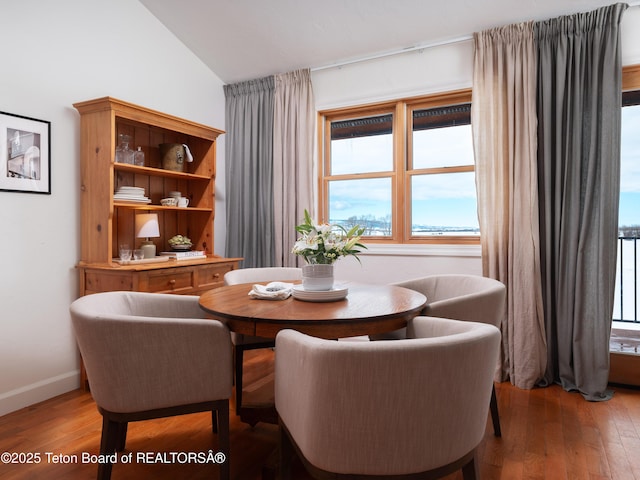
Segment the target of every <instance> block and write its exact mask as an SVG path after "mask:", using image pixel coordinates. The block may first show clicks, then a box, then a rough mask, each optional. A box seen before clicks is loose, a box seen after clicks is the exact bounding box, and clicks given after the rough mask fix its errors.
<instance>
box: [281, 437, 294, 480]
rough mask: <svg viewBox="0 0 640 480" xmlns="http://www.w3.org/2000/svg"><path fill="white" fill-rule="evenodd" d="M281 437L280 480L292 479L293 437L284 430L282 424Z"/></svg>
mask: <svg viewBox="0 0 640 480" xmlns="http://www.w3.org/2000/svg"><path fill="white" fill-rule="evenodd" d="M278 430H279V434H280V435H279V437H278V446H279V448H278V452H279V455H278V473H279V475H278V478H279V479H280V480H290V479H291V460H292V457H293V454H294V453H293V446H292V445H291V439H290V438H289V436H288V435H287V433H286V432H285V431H284V427H283V426H282V425H280V426H279V428H278Z"/></svg>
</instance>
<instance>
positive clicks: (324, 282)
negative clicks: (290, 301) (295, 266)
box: [302, 264, 333, 291]
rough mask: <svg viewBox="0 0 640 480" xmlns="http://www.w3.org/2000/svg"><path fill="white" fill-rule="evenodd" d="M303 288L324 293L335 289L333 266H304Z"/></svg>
mask: <svg viewBox="0 0 640 480" xmlns="http://www.w3.org/2000/svg"><path fill="white" fill-rule="evenodd" d="M302 286H303V287H304V289H305V290H310V291H322V290H331V289H332V288H333V265H324V264H314V265H303V267H302Z"/></svg>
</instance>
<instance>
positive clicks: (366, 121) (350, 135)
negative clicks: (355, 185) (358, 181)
mask: <svg viewBox="0 0 640 480" xmlns="http://www.w3.org/2000/svg"><path fill="white" fill-rule="evenodd" d="M392 125H393V115H380V116H375V117H367V118H359V119H353V120H343V121H336V122H331V164H330V169H331V173H330V174H331V175H347V174H354V173H368V172H389V171H391V170H393V135H392Z"/></svg>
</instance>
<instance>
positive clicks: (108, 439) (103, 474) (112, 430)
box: [98, 415, 126, 480]
mask: <svg viewBox="0 0 640 480" xmlns="http://www.w3.org/2000/svg"><path fill="white" fill-rule="evenodd" d="M121 434H122V426H121V424H120V423H118V422H114V421H113V420H110V419H108V418H107V417H106V416H104V415H103V416H102V437H101V439H100V454H101V455H105V458H107V459H108V458H109V455H111V454H113V453H114V452H115V451H116V448H117V447H118V445H119V443H120V441H121ZM125 435H126V428H125ZM112 467H113V465H112V464H111V462H105V463H99V464H98V480H109V479H110V478H111V468H112Z"/></svg>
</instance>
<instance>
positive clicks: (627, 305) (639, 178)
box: [613, 85, 640, 322]
mask: <svg viewBox="0 0 640 480" xmlns="http://www.w3.org/2000/svg"><path fill="white" fill-rule="evenodd" d="M638 86H640V85H636V88H638ZM621 127H622V138H621V144H620V209H619V212H618V237H619V244H618V264H617V273H616V292H615V297H614V298H615V303H614V310H613V319H614V320H618V321H625V322H638V321H640V305H638V298H640V282H638V270H639V268H640V255H639V254H638V247H639V246H640V213H638V205H640V139H639V138H638V131H640V90H632V91H626V92H624V93H623V94H622V125H621Z"/></svg>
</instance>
